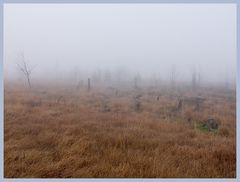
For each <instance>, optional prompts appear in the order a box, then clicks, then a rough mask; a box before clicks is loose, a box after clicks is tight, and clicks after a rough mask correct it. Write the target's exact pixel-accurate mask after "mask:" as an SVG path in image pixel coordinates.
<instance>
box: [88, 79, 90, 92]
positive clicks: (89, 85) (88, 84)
mask: <svg viewBox="0 0 240 182" xmlns="http://www.w3.org/2000/svg"><path fill="white" fill-rule="evenodd" d="M90 89H91V80H90V78H88V91H90Z"/></svg>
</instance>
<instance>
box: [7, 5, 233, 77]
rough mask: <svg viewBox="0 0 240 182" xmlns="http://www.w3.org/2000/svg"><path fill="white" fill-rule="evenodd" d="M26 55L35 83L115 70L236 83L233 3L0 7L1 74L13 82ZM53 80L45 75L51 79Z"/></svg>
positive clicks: (146, 74)
mask: <svg viewBox="0 0 240 182" xmlns="http://www.w3.org/2000/svg"><path fill="white" fill-rule="evenodd" d="M22 51H24V54H25V57H26V59H27V61H28V62H29V64H31V65H33V66H35V70H34V72H33V74H32V75H33V76H34V75H35V76H41V75H44V76H46V73H50V72H54V70H55V69H56V67H57V68H58V69H59V70H61V72H63V73H70V72H71V70H73V69H76V68H78V69H79V70H82V71H86V72H87V71H88V72H89V73H90V72H91V71H92V70H95V69H103V70H106V69H111V70H115V69H118V68H122V69H127V70H130V71H131V72H133V73H138V72H139V73H141V74H142V75H144V76H151V75H154V74H155V75H157V76H159V77H161V78H167V77H169V74H170V72H171V68H172V67H173V65H175V67H176V74H177V78H178V79H186V78H187V77H189V75H191V74H192V72H193V70H194V69H197V70H199V71H200V72H201V74H202V75H203V78H204V79H205V80H217V79H220V80H221V79H222V80H223V79H225V78H226V75H227V76H228V77H229V79H234V78H235V73H236V5H234V4H38V5H37V4H5V5H4V72H5V77H10V76H19V74H20V73H19V70H18V69H17V66H16V63H17V62H18V61H19V54H20V53H21V52H22ZM49 75H51V74H49Z"/></svg>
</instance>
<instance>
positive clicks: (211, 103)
mask: <svg viewBox="0 0 240 182" xmlns="http://www.w3.org/2000/svg"><path fill="white" fill-rule="evenodd" d="M59 96H63V98H64V99H65V103H63V102H62V103H56V99H57V98H58V97H59ZM205 96H206V97H207V95H205ZM207 98H208V99H207V100H206V102H205V105H204V108H203V109H202V110H201V111H199V112H194V111H193V109H192V108H191V106H186V107H185V109H184V111H183V112H181V113H177V114H175V115H169V112H170V111H169V110H170V109H169V108H171V107H172V106H174V105H176V100H174V99H171V97H168V96H167V95H162V96H161V97H160V99H159V101H157V100H156V99H154V98H151V97H150V96H147V95H144V96H143V98H142V111H141V112H135V111H134V109H133V105H132V103H133V102H132V96H131V95H129V94H128V95H127V94H126V95H120V96H109V98H108V106H109V107H110V108H111V112H102V111H101V110H100V108H101V100H102V97H101V94H100V93H98V92H95V91H92V92H91V93H87V92H86V91H69V92H67V91H61V90H49V91H45V92H40V91H38V92H36V91H34V90H32V91H23V90H21V89H20V88H14V89H13V88H12V89H8V90H6V91H5V105H4V107H5V110H4V177H16V178H19V177H44V178H52V177H55V178H58V177H65V178H68V177H76V178H78V177H119V178H122V177H140V178H145V177H149V178H153V177H160V178H168V177H171V178H182V177H193V178H194V177H198V178H202V177H204V178H205V177H214V178H219V177H224V178H229V177H235V176H236V129H235V128H236V108H235V99H233V100H230V99H224V98H218V97H216V98H214V97H210V96H209V97H207ZM216 101H217V103H215V102H216ZM209 116H211V117H214V118H217V119H218V121H219V122H220V126H219V129H218V131H217V132H203V131H201V130H199V129H198V128H197V127H196V123H198V122H201V121H204V120H205V119H207V118H208V117H209ZM189 118H190V119H191V121H192V123H191V124H189V123H188V122H187V119H189Z"/></svg>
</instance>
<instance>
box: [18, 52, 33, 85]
mask: <svg viewBox="0 0 240 182" xmlns="http://www.w3.org/2000/svg"><path fill="white" fill-rule="evenodd" d="M20 57H21V61H20V63H17V66H18V68H19V70H20V71H21V72H22V73H23V74H24V76H25V77H26V79H27V83H28V87H29V88H31V80H30V75H31V73H32V70H33V67H31V66H30V65H29V64H27V62H26V60H25V56H24V53H22V54H21V55H20Z"/></svg>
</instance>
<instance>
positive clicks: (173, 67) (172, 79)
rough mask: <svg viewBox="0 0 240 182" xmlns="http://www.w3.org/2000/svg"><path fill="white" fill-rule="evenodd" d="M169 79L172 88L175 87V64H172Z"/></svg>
mask: <svg viewBox="0 0 240 182" xmlns="http://www.w3.org/2000/svg"><path fill="white" fill-rule="evenodd" d="M170 81H171V86H172V88H174V87H175V82H176V66H175V65H172V70H171V75H170Z"/></svg>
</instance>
